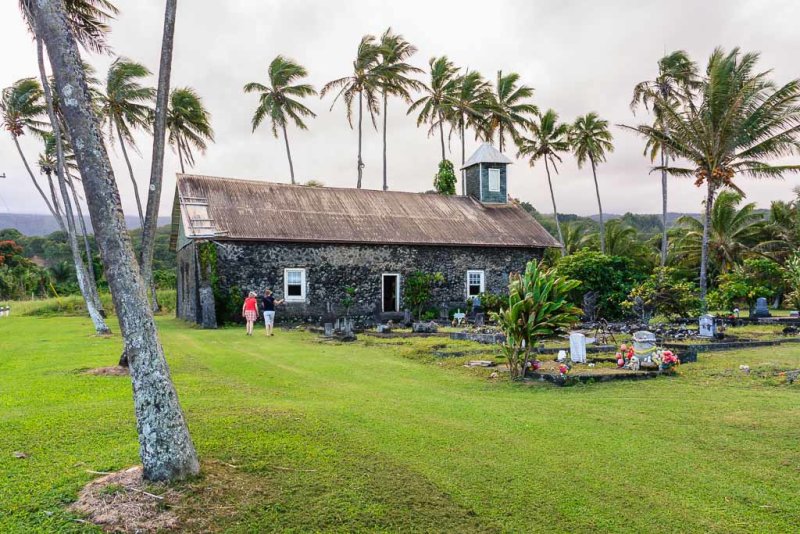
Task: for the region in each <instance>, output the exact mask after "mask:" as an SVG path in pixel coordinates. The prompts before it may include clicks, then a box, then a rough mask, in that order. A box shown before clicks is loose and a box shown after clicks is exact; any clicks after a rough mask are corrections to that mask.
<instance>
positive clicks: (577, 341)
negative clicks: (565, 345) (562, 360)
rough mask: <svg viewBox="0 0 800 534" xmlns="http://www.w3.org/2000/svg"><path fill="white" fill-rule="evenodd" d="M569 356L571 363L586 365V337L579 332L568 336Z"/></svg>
mask: <svg viewBox="0 0 800 534" xmlns="http://www.w3.org/2000/svg"><path fill="white" fill-rule="evenodd" d="M569 355H570V358H571V359H572V361H573V362H576V363H586V336H584V335H583V334H581V333H580V332H573V333H571V334H570V335H569Z"/></svg>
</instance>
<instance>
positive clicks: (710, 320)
mask: <svg viewBox="0 0 800 534" xmlns="http://www.w3.org/2000/svg"><path fill="white" fill-rule="evenodd" d="M698 325H699V327H700V331H699V332H698V336H700V337H714V334H716V333H717V328H716V326H715V325H714V316H713V315H708V314H706V315H701V316H700V320H699V322H698Z"/></svg>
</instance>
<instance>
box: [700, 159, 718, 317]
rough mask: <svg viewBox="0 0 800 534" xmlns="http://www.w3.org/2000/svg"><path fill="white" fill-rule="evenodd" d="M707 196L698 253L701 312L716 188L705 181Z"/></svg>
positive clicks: (706, 290)
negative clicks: (701, 240)
mask: <svg viewBox="0 0 800 534" xmlns="http://www.w3.org/2000/svg"><path fill="white" fill-rule="evenodd" d="M710 176H711V173H709V177H710ZM707 184H708V194H707V195H706V210H705V214H704V216H703V244H702V247H701V251H700V303H701V305H702V309H703V311H704V312H705V311H707V310H708V304H707V303H706V294H707V293H708V236H709V233H710V231H711V210H712V207H713V205H714V193H715V191H716V186H715V184H714V183H713V182H711V180H710V179H709V180H707Z"/></svg>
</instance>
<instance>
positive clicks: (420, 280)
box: [403, 271, 444, 318]
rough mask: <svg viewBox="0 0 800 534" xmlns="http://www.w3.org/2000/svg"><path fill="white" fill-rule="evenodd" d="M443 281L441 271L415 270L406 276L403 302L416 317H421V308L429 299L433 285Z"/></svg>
mask: <svg viewBox="0 0 800 534" xmlns="http://www.w3.org/2000/svg"><path fill="white" fill-rule="evenodd" d="M442 282H444V275H443V274H442V273H438V272H437V273H423V272H421V271H416V272H414V273H411V274H410V275H409V276H407V277H406V280H405V288H404V289H403V302H405V304H406V306H407V307H408V309H410V310H411V311H412V312H413V313H414V315H416V316H417V318H421V317H422V310H423V308H424V307H425V305H426V304H428V302H429V301H430V299H431V296H432V294H433V285H434V284H440V283H442Z"/></svg>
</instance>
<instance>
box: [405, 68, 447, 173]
mask: <svg viewBox="0 0 800 534" xmlns="http://www.w3.org/2000/svg"><path fill="white" fill-rule="evenodd" d="M428 66H429V68H430V82H429V83H428V84H423V87H422V92H423V95H422V97H420V98H419V99H417V100H416V101H415V102H414V103H413V104H411V106H410V107H409V108H408V114H411V113H413V112H415V111H418V114H417V126H421V125H423V124H430V128H429V129H428V135H429V136H430V135H433V133H434V132H435V131H436V129H437V127H438V129H439V141H440V143H441V148H442V161H444V160H445V159H447V157H446V154H445V151H444V123H445V121H446V120H447V117H448V116H450V110H451V108H450V99H451V97H452V95H453V92H454V91H455V89H456V87H457V83H458V81H457V80H458V67H456V66H455V65H453V62H452V61H450V60H449V59H447V56H441V57H438V58H437V57H433V58H431V59H430V61H428Z"/></svg>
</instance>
